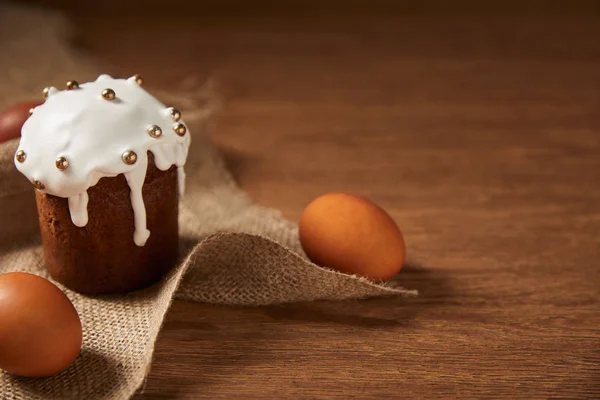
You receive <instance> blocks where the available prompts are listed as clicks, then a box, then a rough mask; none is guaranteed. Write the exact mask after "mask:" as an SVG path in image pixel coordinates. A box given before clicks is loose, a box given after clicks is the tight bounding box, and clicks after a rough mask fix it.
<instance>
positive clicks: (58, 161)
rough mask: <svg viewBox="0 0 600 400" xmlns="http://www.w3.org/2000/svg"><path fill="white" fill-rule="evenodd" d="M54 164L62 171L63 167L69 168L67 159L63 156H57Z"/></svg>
mask: <svg viewBox="0 0 600 400" xmlns="http://www.w3.org/2000/svg"><path fill="white" fill-rule="evenodd" d="M55 164H56V168H58V169H59V170H60V171H64V170H65V169H67V168H69V160H67V159H66V158H64V157H58V158H57V159H56V162H55Z"/></svg>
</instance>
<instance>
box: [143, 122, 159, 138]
mask: <svg viewBox="0 0 600 400" xmlns="http://www.w3.org/2000/svg"><path fill="white" fill-rule="evenodd" d="M146 131H147V132H148V135H150V136H152V137H153V138H155V139H158V138H159V137H161V136H162V129H160V126H158V125H150V126H149V127H148V129H146Z"/></svg>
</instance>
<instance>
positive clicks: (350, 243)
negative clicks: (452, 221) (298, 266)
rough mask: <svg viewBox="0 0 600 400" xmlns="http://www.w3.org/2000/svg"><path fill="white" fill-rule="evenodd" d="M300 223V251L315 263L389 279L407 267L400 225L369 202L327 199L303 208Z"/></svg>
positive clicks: (343, 196) (331, 196)
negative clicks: (403, 264)
mask: <svg viewBox="0 0 600 400" xmlns="http://www.w3.org/2000/svg"><path fill="white" fill-rule="evenodd" d="M299 225H300V226H299V233H300V242H301V243H302V247H303V248H304V251H305V252H306V254H307V255H308V257H309V258H310V259H311V260H312V261H313V262H314V263H315V264H319V265H322V266H326V267H330V268H332V269H335V270H338V271H340V272H345V273H348V274H357V275H362V276H364V277H367V278H370V279H372V280H388V279H391V278H392V277H393V276H394V275H396V274H397V273H398V272H400V269H401V268H402V263H404V258H405V255H406V247H405V245H404V238H403V237H402V233H401V232H400V230H399V229H398V226H397V225H396V223H395V222H394V220H393V219H392V218H391V217H390V216H389V214H388V213H386V212H385V211H384V210H383V209H382V208H381V207H379V206H377V205H376V204H374V203H372V202H370V201H369V200H367V199H365V198H362V197H359V196H354V195H351V194H345V193H330V194H326V195H323V196H321V197H319V198H317V199H315V200H313V201H312V202H311V203H310V204H309V205H308V206H307V207H306V208H305V209H304V212H303V213H302V217H301V218H300V224H299Z"/></svg>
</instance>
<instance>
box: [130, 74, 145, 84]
mask: <svg viewBox="0 0 600 400" xmlns="http://www.w3.org/2000/svg"><path fill="white" fill-rule="evenodd" d="M132 78H133V80H135V83H137V84H138V85H140V86H142V84H143V83H144V79H143V78H142V77H141V76H139V75H138V74H135V75H134V76H132Z"/></svg>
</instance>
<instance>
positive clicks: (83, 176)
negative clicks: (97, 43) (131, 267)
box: [15, 75, 191, 246]
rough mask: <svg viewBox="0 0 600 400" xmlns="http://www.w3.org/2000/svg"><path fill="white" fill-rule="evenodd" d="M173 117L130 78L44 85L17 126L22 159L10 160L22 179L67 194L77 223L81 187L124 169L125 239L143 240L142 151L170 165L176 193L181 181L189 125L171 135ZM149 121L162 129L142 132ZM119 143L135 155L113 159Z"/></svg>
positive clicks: (83, 198)
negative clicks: (41, 98) (128, 160)
mask: <svg viewBox="0 0 600 400" xmlns="http://www.w3.org/2000/svg"><path fill="white" fill-rule="evenodd" d="M107 88H111V89H113V90H114V91H115V93H116V98H115V99H114V100H112V101H107V100H104V99H103V98H102V97H101V95H100V93H101V92H102V91H103V90H104V89H107ZM179 122H181V123H184V122H183V121H182V120H180V121H179ZM173 123H174V121H173V120H172V118H171V115H170V113H169V110H168V109H167V107H166V106H165V105H164V104H162V103H160V102H159V101H158V100H157V99H155V98H154V97H153V96H152V95H150V94H149V93H148V92H146V91H145V90H144V89H143V88H142V87H140V86H139V85H138V84H137V83H136V82H135V79H133V78H129V79H127V80H125V79H113V78H111V77H110V76H108V75H101V76H99V77H98V79H97V80H96V81H95V82H89V83H83V84H81V85H80V86H79V89H75V90H69V91H66V90H65V91H58V90H57V89H56V88H50V89H49V90H48V99H47V100H46V102H45V103H44V104H42V105H41V106H38V107H36V109H35V112H34V113H33V115H32V116H31V117H30V118H29V119H28V120H27V121H26V122H25V124H24V125H23V129H22V132H21V143H20V145H19V149H20V150H23V151H25V153H26V154H27V158H26V160H25V162H23V163H19V162H18V161H16V160H15V165H16V166H17V168H18V169H19V171H21V172H22V173H23V174H24V175H25V176H27V178H29V179H30V180H33V179H36V180H38V181H40V182H41V183H43V184H44V186H45V188H44V189H43V190H41V191H42V192H44V193H48V194H52V195H55V196H59V197H65V198H68V199H69V211H70V213H71V220H72V222H73V224H75V225H76V226H79V227H83V226H85V225H86V224H87V222H88V213H87V203H88V195H87V190H88V189H89V188H90V187H91V186H94V185H96V184H97V183H98V181H99V180H100V179H101V178H103V177H114V176H117V175H119V174H124V175H125V178H126V179H127V183H128V185H129V188H130V189H131V193H130V197H131V206H132V209H133V212H134V221H135V230H134V237H133V240H134V242H135V244H136V245H138V246H144V245H145V243H146V241H147V239H148V237H149V236H150V231H148V229H147V224H146V207H145V204H144V199H143V197H142V187H143V184H144V180H145V177H146V168H147V164H148V157H147V152H148V151H150V152H152V154H153V155H154V163H155V165H156V167H157V168H158V169H159V170H161V171H166V170H168V169H169V168H171V167H172V166H173V165H175V166H176V167H177V175H178V185H179V192H180V194H183V191H184V188H185V171H184V165H185V162H186V159H187V154H188V149H189V145H190V141H191V138H190V132H189V130H188V132H187V133H186V134H185V135H184V136H183V137H182V136H179V135H177V134H176V133H175V132H174V131H173V129H172V126H173ZM150 125H158V126H159V127H160V128H161V129H162V135H161V136H160V137H158V138H153V137H152V136H150V135H149V134H148V132H147V128H148V127H149V126H150ZM127 150H131V151H134V152H135V153H136V154H137V161H136V162H135V163H134V164H133V165H127V164H125V163H124V162H123V160H122V158H121V155H122V154H123V152H125V151H127ZM58 157H65V158H66V159H67V160H68V161H69V167H68V168H67V169H66V170H64V171H60V170H58V169H57V168H56V167H55V160H56V158H58Z"/></svg>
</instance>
